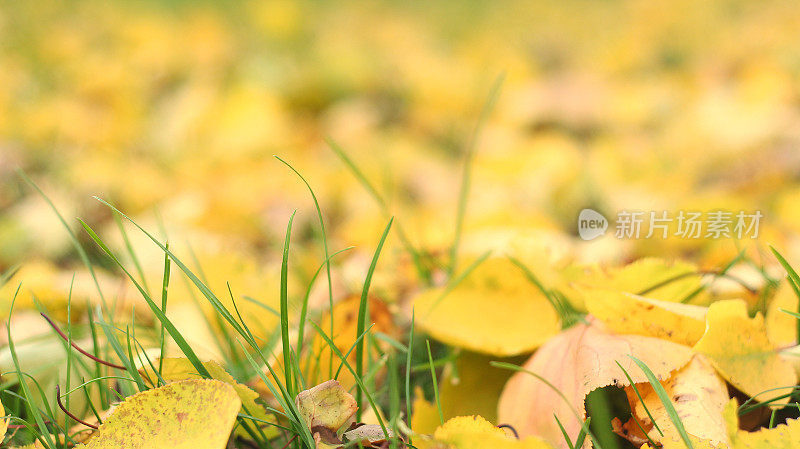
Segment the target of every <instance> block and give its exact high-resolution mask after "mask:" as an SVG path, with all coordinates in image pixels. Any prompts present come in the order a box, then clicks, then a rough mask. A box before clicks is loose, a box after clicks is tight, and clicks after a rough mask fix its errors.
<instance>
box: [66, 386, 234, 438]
mask: <svg viewBox="0 0 800 449" xmlns="http://www.w3.org/2000/svg"><path fill="white" fill-rule="evenodd" d="M240 408H241V401H240V400H239V396H238V395H237V394H236V390H235V389H234V388H233V387H232V386H230V385H228V384H227V383H225V382H220V381H218V380H210V379H198V380H184V381H180V382H174V383H171V384H168V385H164V386H161V387H158V388H154V389H152V390H145V391H143V392H140V393H137V394H135V395H133V396H130V397H128V398H127V399H126V400H125V402H123V403H122V404H120V405H119V406H118V407H117V408H116V410H114V413H112V414H111V416H109V418H108V419H107V420H106V421H105V422H104V423H103V424H102V425H101V426H100V428H99V429H98V430H97V432H96V434H95V435H94V437H92V439H91V440H90V441H89V442H88V443H86V445H85V446H83V445H79V446H77V447H85V448H86V449H150V448H166V447H168V448H170V449H222V448H224V447H225V445H226V444H227V442H228V438H229V437H230V434H231V429H232V428H233V424H234V422H235V421H236V416H237V414H238V413H239V409H240Z"/></svg>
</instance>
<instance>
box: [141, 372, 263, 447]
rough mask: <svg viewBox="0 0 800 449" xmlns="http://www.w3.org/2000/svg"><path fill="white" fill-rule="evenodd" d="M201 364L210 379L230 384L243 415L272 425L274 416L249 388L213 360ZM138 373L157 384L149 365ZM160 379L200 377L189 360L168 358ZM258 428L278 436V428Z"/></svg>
mask: <svg viewBox="0 0 800 449" xmlns="http://www.w3.org/2000/svg"><path fill="white" fill-rule="evenodd" d="M158 363H159V362H158V360H156V361H155V362H154V363H153V365H155V366H156V367H158ZM202 363H203V366H204V367H205V368H206V370H207V371H208V373H209V374H211V378H213V379H216V380H219V381H222V382H225V383H227V384H230V385H231V386H232V387H233V388H234V389H235V390H236V394H238V395H239V399H241V401H242V412H243V413H246V414H248V415H249V416H252V417H254V418H258V419H259V420H263V421H269V422H273V423H274V422H276V419H275V416H274V415H272V414H270V413H267V412H266V410H265V409H264V407H263V406H262V405H261V404H259V403H257V402H256V399H258V393H256V392H255V391H254V390H252V389H251V388H250V387H248V386H246V385H242V384H240V383H239V382H237V381H236V379H234V378H233V376H231V375H230V374H229V373H228V372H227V371H225V368H223V367H222V366H221V365H220V364H219V363H217V362H215V361H213V360H209V361H206V362H202ZM139 372H140V373H141V375H142V378H143V379H144V380H145V382H147V383H148V384H149V385H150V386H153V385H154V382H155V383H157V382H158V375H157V374H156V372H155V371H153V369H152V367H150V365H147V366H145V367H144V368H141V369H140V370H139ZM161 378H162V379H164V381H165V382H166V383H172V382H178V381H181V380H187V379H199V378H201V376H200V374H198V372H197V370H196V369H195V367H194V365H192V362H190V361H189V359H187V358H185V357H175V358H172V357H170V358H164V361H163V365H162V367H161ZM259 426H260V427H262V428H263V431H264V433H265V435H266V436H267V438H272V437H274V436H277V435H278V428H277V427H275V426H270V425H268V424H263V423H262V424H261V425H259ZM240 430H241V431H242V432H246V431H245V430H244V429H237V432H239V431H240Z"/></svg>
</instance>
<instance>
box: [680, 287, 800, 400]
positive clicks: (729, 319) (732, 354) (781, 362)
mask: <svg viewBox="0 0 800 449" xmlns="http://www.w3.org/2000/svg"><path fill="white" fill-rule="evenodd" d="M694 350H695V351H696V352H698V353H700V354H704V355H706V356H707V357H708V358H709V360H710V361H711V363H712V364H713V365H714V367H715V368H716V369H717V371H719V373H720V375H722V377H723V378H725V379H726V380H727V381H728V382H730V383H731V384H732V385H733V386H735V387H736V388H738V389H739V390H741V391H742V392H744V393H745V394H747V395H749V396H756V395H757V394H759V393H761V392H764V391H766V390H769V389H772V388H780V387H788V386H792V385H794V384H795V382H796V381H797V375H796V374H795V371H794V367H793V365H792V363H791V362H790V361H788V360H786V359H784V358H783V357H782V356H781V355H780V354H779V353H778V351H777V350H776V348H775V346H774V345H773V343H772V342H771V341H770V340H769V338H768V337H767V330H766V327H765V326H764V319H763V317H762V316H761V314H756V316H755V318H750V317H749V316H747V309H746V307H745V303H744V301H741V300H733V299H732V300H725V301H717V302H715V303H713V304H711V306H710V307H709V309H708V317H707V324H706V332H705V334H704V335H703V338H701V339H700V341H698V342H697V344H696V345H695V347H694ZM787 401H788V398H785V399H783V400H778V401H776V402H775V403H776V404H785V403H786V402H787Z"/></svg>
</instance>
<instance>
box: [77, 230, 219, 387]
mask: <svg viewBox="0 0 800 449" xmlns="http://www.w3.org/2000/svg"><path fill="white" fill-rule="evenodd" d="M81 224H82V225H83V228H84V229H85V230H86V232H87V233H88V234H89V237H91V238H92V240H94V242H95V243H97V245H98V246H100V248H101V249H102V250H103V252H105V253H106V255H107V256H108V257H109V258H111V260H112V261H114V263H115V264H117V266H118V267H119V268H120V269H121V270H122V272H123V273H125V275H126V276H127V277H128V279H130V280H131V282H133V284H134V286H135V287H136V289H137V290H139V293H140V294H141V295H142V297H143V298H144V300H145V301H146V302H147V305H148V306H149V307H150V310H151V311H152V312H153V314H154V315H155V316H156V318H158V320H159V321H160V322H161V325H162V326H164V328H165V329H166V330H167V332H168V333H169V335H170V336H171V337H172V339H173V340H174V341H175V343H176V344H177V345H178V347H179V348H180V349H181V351H182V352H183V354H184V355H185V356H186V358H187V359H189V361H190V362H191V363H192V366H194V368H195V369H196V370H197V372H198V373H200V374H201V375H203V377H207V378H210V377H211V375H210V374H209V372H208V370H206V367H205V366H203V364H202V363H201V362H200V359H199V358H198V357H197V354H195V352H194V351H193V350H192V348H191V346H189V343H187V342H186V339H185V338H183V335H181V333H180V332H178V329H177V328H176V327H175V325H174V324H172V321H170V319H169V318H167V315H166V314H164V311H162V310H161V309H159V308H158V306H157V305H156V303H155V302H154V301H153V299H152V298H150V295H149V294H147V292H146V291H145V290H144V288H142V286H141V285H140V284H139V283H138V282H137V281H136V279H135V278H134V277H133V276H132V275H131V273H130V272H129V271H128V270H127V269H126V268H125V266H124V265H122V263H121V262H120V261H119V259H117V257H116V256H115V255H114V253H113V252H112V251H111V250H110V249H109V248H108V246H106V244H105V243H104V242H103V240H102V239H100V237H99V236H98V235H97V233H95V232H94V230H93V229H92V228H91V227H90V226H89V225H87V224H86V223H84V222H83V221H82V220H81ZM165 249H166V248H165Z"/></svg>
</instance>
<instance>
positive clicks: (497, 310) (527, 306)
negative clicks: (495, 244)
mask: <svg viewBox="0 0 800 449" xmlns="http://www.w3.org/2000/svg"><path fill="white" fill-rule="evenodd" d="M414 308H415V310H416V316H417V325H419V326H420V328H422V329H423V330H424V331H425V332H427V333H428V334H430V335H431V336H433V337H434V338H436V339H437V340H440V341H442V342H445V343H447V344H450V345H453V346H456V347H461V348H465V349H469V350H470V351H475V352H480V353H484V354H490V355H496V356H511V355H516V354H522V353H525V352H530V351H532V350H533V349H536V348H537V347H539V346H540V345H541V344H542V343H544V342H545V341H547V339H548V338H550V337H551V336H553V335H555V334H556V333H557V332H558V330H559V320H558V316H557V314H556V311H555V310H554V309H553V307H552V306H551V305H550V302H549V301H548V300H547V298H546V297H545V296H544V294H543V293H542V292H541V291H540V290H539V289H538V288H537V287H536V286H535V285H534V284H533V283H531V281H530V280H529V279H528V278H527V277H526V276H525V274H524V273H523V272H522V270H521V269H520V268H519V267H517V266H515V265H514V264H513V263H512V262H511V261H509V260H508V259H507V258H505V257H489V258H488V259H486V260H485V261H483V262H482V263H480V265H478V266H477V268H475V269H474V271H472V272H471V273H469V274H468V275H467V277H466V278H465V279H463V280H462V281H461V282H460V283H458V285H456V286H455V287H452V288H448V287H440V288H434V289H430V290H426V291H424V292H422V293H421V294H419V295H418V296H417V297H416V298H414ZM533 317H535V322H534V321H532V320H533Z"/></svg>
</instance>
